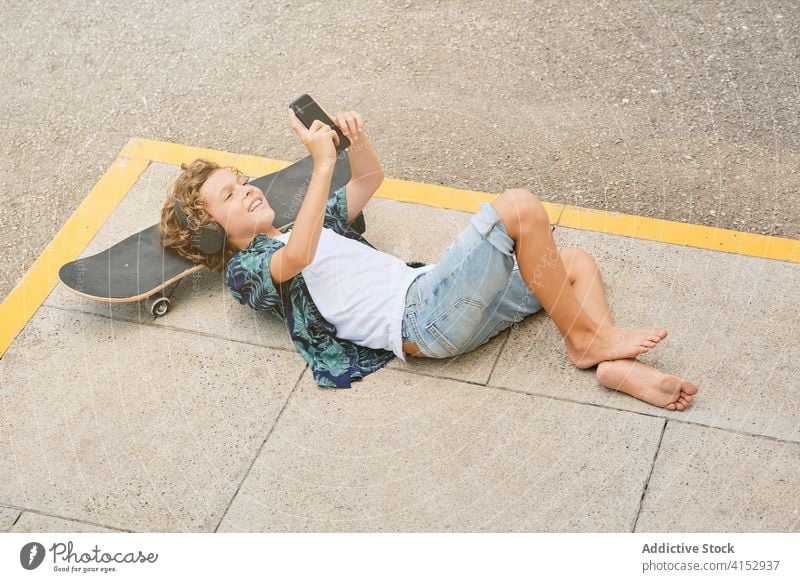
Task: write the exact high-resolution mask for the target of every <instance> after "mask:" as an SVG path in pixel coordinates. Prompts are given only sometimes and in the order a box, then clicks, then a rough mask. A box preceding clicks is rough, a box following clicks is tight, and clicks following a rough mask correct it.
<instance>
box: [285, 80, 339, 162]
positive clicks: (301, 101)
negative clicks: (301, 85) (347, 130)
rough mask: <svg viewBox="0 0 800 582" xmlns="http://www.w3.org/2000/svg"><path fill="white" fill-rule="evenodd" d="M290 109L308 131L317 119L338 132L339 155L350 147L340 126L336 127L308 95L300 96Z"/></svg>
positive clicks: (290, 105) (337, 150)
mask: <svg viewBox="0 0 800 582" xmlns="http://www.w3.org/2000/svg"><path fill="white" fill-rule="evenodd" d="M289 107H291V109H292V111H294V114H295V115H296V116H297V119H299V120H300V122H301V123H302V124H303V125H305V126H306V129H307V128H309V127H311V124H312V123H314V120H315V119H319V120H320V121H321V122H322V123H324V124H325V125H329V126H330V127H331V128H332V129H333V130H334V131H335V132H336V135H338V136H339V145H338V146H336V152H337V153H339V152H341V151H342V150H344V149H345V148H348V147H350V140H349V139H347V137H345V135H344V134H343V133H342V130H341V129H339V126H338V125H336V124H335V123H334V122H333V120H332V119H331V118H330V117H328V116H327V115H325V112H324V111H323V110H322V107H320V106H319V105H317V102H316V101H314V100H313V99H312V98H311V97H310V96H309V95H308V93H303V94H302V95H300V97H298V98H297V99H295V100H294V101H292V102H291V103H290V104H289Z"/></svg>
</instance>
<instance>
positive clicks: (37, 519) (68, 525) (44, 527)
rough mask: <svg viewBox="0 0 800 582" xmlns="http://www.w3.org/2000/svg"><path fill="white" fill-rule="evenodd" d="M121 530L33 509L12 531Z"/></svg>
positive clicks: (107, 531) (72, 531) (79, 531)
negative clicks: (46, 513)
mask: <svg viewBox="0 0 800 582" xmlns="http://www.w3.org/2000/svg"><path fill="white" fill-rule="evenodd" d="M119 532H120V530H117V529H110V528H107V527H103V526H101V525H97V524H94V523H86V522H83V521H75V520H74V519H63V518H60V517H53V516H51V515H43V514H41V513H35V512H32V511H25V512H23V513H22V515H21V516H20V518H19V521H17V523H15V524H14V527H12V528H11V531H10V533H119Z"/></svg>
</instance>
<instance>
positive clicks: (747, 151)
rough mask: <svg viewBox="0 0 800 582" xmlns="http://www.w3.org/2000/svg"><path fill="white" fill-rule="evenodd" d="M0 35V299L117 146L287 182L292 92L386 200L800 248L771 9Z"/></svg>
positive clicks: (787, 104) (218, 6) (46, 11)
mask: <svg viewBox="0 0 800 582" xmlns="http://www.w3.org/2000/svg"><path fill="white" fill-rule="evenodd" d="M0 13H1V14H2V19H0V49H2V51H1V54H2V56H0V63H2V64H1V65H0V73H1V74H2V77H1V78H2V82H0V118H2V120H3V129H2V140H0V141H1V142H2V154H0V155H2V164H0V213H2V215H0V221H2V224H3V227H4V228H3V229H1V230H0V245H2V249H3V251H2V254H0V298H3V297H5V296H6V295H7V294H8V293H9V292H10V291H11V289H12V288H13V287H14V285H16V283H17V282H18V281H19V280H20V279H21V277H22V276H23V275H24V274H25V272H26V271H27V269H28V268H29V267H30V265H31V264H32V262H33V261H34V260H35V259H36V257H37V256H38V255H39V253H40V252H41V251H42V250H43V249H44V247H45V246H46V245H47V244H48V242H49V241H50V240H51V239H52V238H53V236H54V234H55V233H56V232H57V231H58V230H59V229H60V228H61V226H62V225H63V224H64V222H65V221H66V220H67V219H68V218H69V216H70V215H71V214H72V213H73V212H74V210H75V209H76V208H77V207H78V205H79V204H80V202H81V201H82V200H83V198H84V197H85V196H86V195H87V194H88V192H89V191H90V189H91V188H92V186H93V185H94V183H95V182H97V180H98V179H99V178H100V177H101V176H102V174H103V173H104V171H105V170H106V169H107V168H108V166H109V165H110V164H111V162H112V161H113V160H114V158H115V156H116V154H117V153H118V152H119V150H120V149H121V148H122V146H123V145H124V144H125V143H126V142H127V141H128V139H130V138H131V137H134V136H136V137H145V138H150V139H157V140H165V141H173V142H180V143H186V144H191V145H197V146H201V147H208V148H214V149H220V150H226V151H233V152H239V153H246V154H253V155H262V156H266V157H270V158H277V159H284V160H295V159H298V158H300V157H301V156H303V155H305V154H306V153H307V152H306V150H305V148H304V147H303V146H302V144H300V143H299V142H298V141H297V138H296V137H295V136H294V134H293V132H292V131H291V129H290V127H289V123H288V119H287V114H286V107H287V105H288V103H289V102H290V101H291V100H292V99H293V98H295V97H296V96H298V95H300V94H301V93H309V94H311V95H312V96H313V97H315V98H316V99H317V100H318V101H319V102H320V103H321V104H322V106H323V107H324V108H325V109H326V110H328V112H330V113H336V112H340V111H346V110H351V109H352V110H356V111H359V112H360V113H361V114H362V116H363V117H364V120H365V125H366V128H367V132H368V133H369V135H370V136H371V138H372V140H373V142H374V143H375V144H376V147H377V150H378V153H379V154H380V156H381V160H382V163H383V166H384V169H385V172H386V175H387V176H389V177H392V178H402V179H407V180H415V181H420V182H427V183H432V184H445V185H449V186H455V187H460V188H469V189H474V190H480V191H486V192H501V191H502V190H503V189H505V188H510V187H524V188H528V189H530V190H532V191H534V192H536V193H537V194H538V195H539V196H540V197H541V198H542V199H544V200H548V201H551V202H559V203H565V204H574V205H578V206H583V207H588V208H597V209H604V210H612V211H617V212H623V213H631V214H637V215H642V216H651V217H658V218H666V219H671V220H678V221H683V222H691V223H697V224H706V225H711V226H718V227H723V228H731V229H736V230H742V231H747V232H753V233H762V234H771V235H777V236H784V237H789V238H800V226H799V225H798V222H799V221H798V217H799V216H800V201H799V200H798V192H799V191H800V176H798V167H800V131H799V130H800V120H799V118H798V112H800V85H799V84H798V72H797V70H798V66H799V65H800V18H799V17H800V7H799V5H798V3H797V2H795V1H784V2H774V1H768V2H764V1H761V2H756V1H754V0H752V1H751V0H747V1H744V2H691V1H688V0H685V1H660V2H618V3H617V2H615V3H612V2H567V3H564V2H561V1H546V2H536V3H526V2H494V3H483V2H475V1H463V0H459V1H452V2H433V1H427V2H407V3H405V4H402V3H395V2H368V3H352V2H351V3H341V2H309V1H307V0H303V1H302V2H278V3H275V4H272V3H269V4H268V3H264V4H261V3H256V2H234V1H219V2H200V1H192V2H179V1H175V2H170V3H166V4H165V3H162V2H154V1H152V0H143V1H140V2H137V3H133V4H132V3H128V2H124V3H123V2H93V3H87V2H85V1H80V2H79V1H75V0H69V1H61V2H32V3H27V2H25V3H24V2H0ZM165 194H166V193H165ZM157 220H158V217H157V216H154V217H153V222H154V223H155V222H156V221H157Z"/></svg>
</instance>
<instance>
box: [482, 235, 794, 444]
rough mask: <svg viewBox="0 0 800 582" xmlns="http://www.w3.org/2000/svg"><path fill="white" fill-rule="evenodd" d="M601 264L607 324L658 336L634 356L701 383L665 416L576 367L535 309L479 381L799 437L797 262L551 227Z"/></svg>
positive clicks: (559, 237)
mask: <svg viewBox="0 0 800 582" xmlns="http://www.w3.org/2000/svg"><path fill="white" fill-rule="evenodd" d="M554 238H555V239H556V242H557V243H558V245H559V246H560V247H565V246H579V247H581V248H583V249H585V250H586V251H587V252H589V254H591V255H592V257H594V258H595V261H596V262H597V263H598V265H599V266H600V269H601V272H602V274H603V279H604V287H605V289H606V293H607V296H608V300H609V305H610V307H611V313H612V316H613V317H614V320H615V323H616V324H618V325H621V326H624V327H630V328H648V327H651V326H656V327H663V328H664V329H666V330H667V331H668V333H669V335H668V336H667V338H666V339H665V340H662V341H661V342H660V343H659V344H658V345H657V346H656V347H654V348H652V349H650V351H649V352H647V353H646V354H644V355H642V356H640V357H639V359H640V360H641V361H642V362H645V363H648V364H651V365H653V366H656V367H657V368H659V369H661V370H663V371H665V372H669V373H672V374H677V375H679V376H684V377H686V378H689V379H691V380H692V381H693V382H695V383H696V384H697V385H698V387H699V388H700V392H699V393H698V396H696V397H695V399H694V402H693V403H692V405H691V406H690V407H689V408H688V409H686V410H684V411H668V410H665V409H662V408H657V407H655V406H651V405H649V404H647V403H644V402H642V401H639V400H636V399H635V398H632V397H630V396H628V395H626V394H624V393H619V392H615V391H612V390H610V389H608V388H605V387H603V386H601V385H600V384H599V383H598V382H597V379H596V373H595V371H596V368H590V369H588V370H579V369H577V368H575V367H574V366H573V365H572V364H571V362H570V361H569V359H568V358H567V355H566V350H565V348H564V342H563V339H562V338H561V334H560V333H559V331H558V329H557V328H556V326H555V324H554V323H553V322H552V320H551V319H550V318H549V316H548V315H547V314H546V313H545V312H543V311H542V312H539V313H536V314H534V315H532V316H530V317H528V318H526V319H525V320H524V321H523V322H522V323H521V324H519V325H518V326H515V327H512V328H511V330H510V335H509V338H508V341H507V342H506V343H505V344H504V345H503V349H502V352H501V354H500V356H499V358H498V362H497V365H496V366H495V367H494V371H493V373H492V376H491V377H490V379H489V382H488V383H489V385H492V386H504V387H510V388H514V389H516V390H521V391H525V392H531V393H536V394H543V395H553V396H556V395H557V396H560V397H564V398H568V399H571V400H575V401H579V402H591V403H594V404H599V405H603V406H610V407H614V408H621V409H626V410H631V411H636V412H643V413H646V414H656V415H660V416H665V417H672V418H680V419H682V420H687V421H691V422H695V423H700V424H704V425H708V426H717V427H724V428H730V429H734V430H738V431H744V432H747V433H755V434H762V435H767V436H773V437H776V438H781V439H787V440H792V441H800V382H799V381H798V378H800V359H798V358H797V349H796V340H797V334H798V330H799V329H800V310H798V308H797V306H798V305H799V304H800V265H797V264H794V263H788V262H783V261H775V260H766V259H759V258H756V257H748V256H742V255H735V254H729V253H718V252H713V251H709V250H704V249H697V248H689V247H681V246H677V245H670V244H662V243H656V242H652V241H647V240H638V239H633V238H628V237H622V236H615V235H608V234H601V233H596V232H589V231H581V230H575V229H568V228H562V227H556V229H555V233H554Z"/></svg>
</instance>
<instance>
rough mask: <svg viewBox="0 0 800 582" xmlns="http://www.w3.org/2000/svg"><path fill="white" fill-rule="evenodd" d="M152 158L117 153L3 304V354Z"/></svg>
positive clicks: (0, 320) (0, 337)
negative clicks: (131, 156)
mask: <svg viewBox="0 0 800 582" xmlns="http://www.w3.org/2000/svg"><path fill="white" fill-rule="evenodd" d="M148 164H149V162H147V161H146V160H131V159H126V158H125V157H123V156H119V157H117V159H116V160H114V163H113V164H111V167H110V168H109V169H108V170H107V171H106V173H105V174H103V177H102V178H100V180H99V181H98V182H97V183H96V184H95V185H94V187H93V188H92V190H91V192H89V195H88V196H86V198H85V199H84V200H83V202H81V204H80V206H78V208H77V209H76V210H75V212H74V213H73V214H72V216H70V218H69V219H68V220H67V222H66V223H65V224H64V226H62V227H61V230H59V231H58V233H57V234H56V236H55V237H54V238H53V240H52V241H50V244H48V245H47V248H45V249H44V251H43V252H42V254H41V255H39V258H37V259H36V261H35V262H34V263H33V265H31V268H30V269H28V272H27V273H25V276H24V277H23V278H22V280H21V281H20V282H19V283H18V284H17V286H16V287H14V289H13V290H12V291H11V293H10V294H9V295H8V297H6V298H5V299H4V300H3V303H2V304H0V357H2V356H3V354H5V353H6V350H8V348H9V346H11V344H12V343H13V341H14V339H15V338H16V337H17V335H19V333H20V332H21V331H22V329H23V328H24V327H25V325H27V323H28V321H30V319H31V317H33V314H34V313H36V311H37V310H38V309H39V307H40V306H41V305H42V303H43V302H44V300H45V299H46V298H47V296H48V295H50V293H51V292H52V291H53V289H54V288H55V286H56V285H57V284H58V270H59V269H60V268H61V266H62V265H64V264H65V263H69V262H70V261H74V260H75V259H77V258H78V257H79V256H80V254H81V253H82V252H83V249H85V248H86V245H88V244H89V241H91V240H92V238H93V237H94V235H95V234H97V231H98V230H100V227H101V226H103V224H105V222H106V220H107V219H108V217H109V215H110V214H111V213H112V212H113V211H114V209H115V208H116V207H117V205H118V204H119V203H120V201H122V199H123V198H124V197H125V195H126V194H127V193H128V191H129V190H130V189H131V187H132V186H133V185H134V184H135V183H136V180H138V179H139V176H140V175H141V174H142V172H144V171H145V169H146V168H147V166H148Z"/></svg>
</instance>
